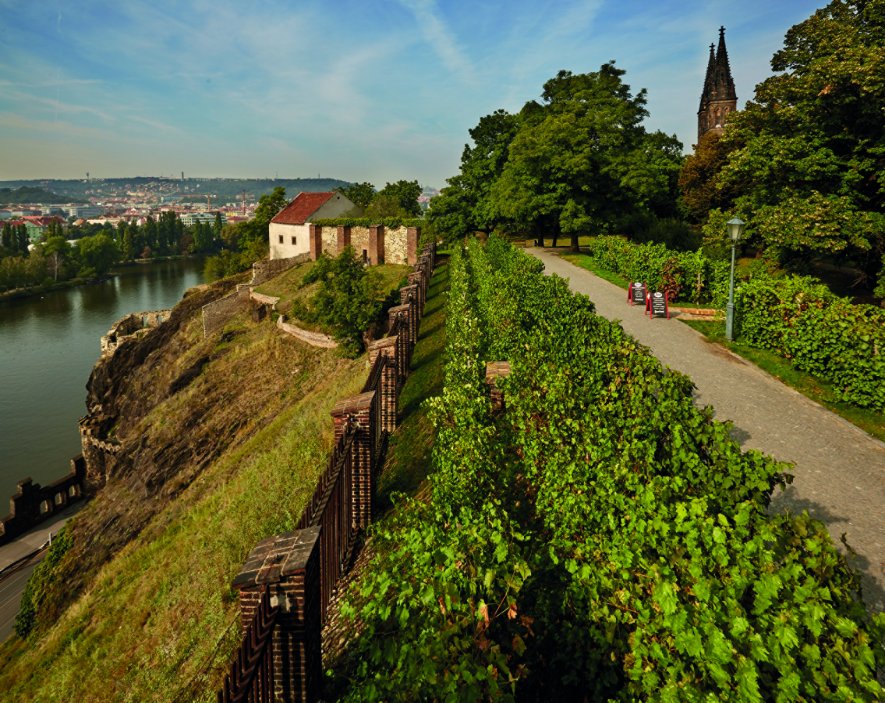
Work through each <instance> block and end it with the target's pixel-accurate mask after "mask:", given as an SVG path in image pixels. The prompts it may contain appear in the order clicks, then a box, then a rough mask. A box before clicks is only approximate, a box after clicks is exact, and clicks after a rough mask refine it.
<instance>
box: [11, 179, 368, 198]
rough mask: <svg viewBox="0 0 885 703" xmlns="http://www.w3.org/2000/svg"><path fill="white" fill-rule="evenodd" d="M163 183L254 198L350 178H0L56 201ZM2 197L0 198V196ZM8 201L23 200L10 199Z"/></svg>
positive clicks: (331, 185)
mask: <svg viewBox="0 0 885 703" xmlns="http://www.w3.org/2000/svg"><path fill="white" fill-rule="evenodd" d="M155 185H162V186H164V188H163V190H164V191H168V192H169V193H170V194H173V193H176V192H178V193H181V194H182V195H212V196H214V197H215V198H219V199H231V200H233V199H237V198H239V197H241V196H242V193H243V191H245V192H246V194H247V196H248V197H250V198H251V199H253V200H257V199H258V198H260V197H261V196H262V195H265V194H267V193H271V192H273V189H274V188H277V187H280V186H282V187H283V188H285V189H286V194H287V195H288V196H290V197H294V196H295V195H297V194H298V193H300V192H302V191H303V192H318V191H329V190H334V189H335V188H343V187H345V186H347V185H350V182H349V181H344V180H341V179H339V178H169V177H163V176H132V177H120V178H90V179H88V180H87V179H85V178H82V179H63V178H44V179H24V180H8V181H0V190H6V189H8V190H10V191H12V193H13V194H14V193H15V191H16V190H17V189H26V191H27V192H38V190H42V191H50V192H51V193H52V194H53V195H55V196H57V197H60V198H62V200H61V201H59V202H70V201H72V200H76V199H81V200H82V199H86V198H88V196H95V195H99V194H100V195H111V194H113V193H123V192H128V191H131V190H136V189H140V188H145V187H148V186H155ZM0 200H2V199H0ZM10 202H24V201H22V200H10Z"/></svg>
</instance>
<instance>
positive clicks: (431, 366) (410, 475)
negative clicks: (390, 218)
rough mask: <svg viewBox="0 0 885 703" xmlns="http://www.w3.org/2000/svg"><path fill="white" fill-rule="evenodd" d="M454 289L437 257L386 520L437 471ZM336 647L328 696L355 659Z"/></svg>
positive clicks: (383, 499) (381, 503)
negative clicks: (434, 412)
mask: <svg viewBox="0 0 885 703" xmlns="http://www.w3.org/2000/svg"><path fill="white" fill-rule="evenodd" d="M448 288H449V267H448V263H447V259H446V258H445V257H440V258H439V259H438V260H437V267H436V271H435V272H434V274H433V278H432V279H431V282H430V289H429V290H428V294H427V304H426V306H425V308H424V318H423V319H422V320H421V328H420V330H419V334H418V345H417V346H416V347H415V351H414V353H413V355H412V364H411V370H410V373H409V377H408V378H407V379H406V383H405V385H404V386H403V389H402V391H401V392H400V397H399V415H400V420H399V421H400V424H399V426H398V427H397V429H396V432H394V433H393V434H392V435H391V436H390V442H389V444H388V447H387V457H386V459H385V461H384V468H383V470H382V473H381V477H380V481H379V486H378V507H379V510H380V512H381V513H382V515H381V517H380V520H381V521H383V520H385V519H391V518H392V517H394V516H395V515H396V512H395V511H396V510H402V509H403V508H402V504H400V506H399V507H398V508H395V507H394V502H393V497H394V495H395V494H397V493H400V494H406V495H409V496H415V495H417V494H419V493H420V492H421V491H422V489H423V487H424V486H425V479H426V478H427V476H428V474H429V473H430V472H431V463H430V461H431V450H432V448H433V441H434V432H433V426H432V425H431V424H430V420H429V419H428V417H427V409H426V408H425V407H424V405H423V402H424V401H425V400H426V399H427V398H429V397H431V396H435V395H439V394H440V393H441V392H442V386H443V367H444V364H445V358H444V352H445V346H446V328H445V322H446V305H447V303H448V295H447V291H448ZM363 549H364V552H363V555H362V556H361V557H360V559H359V560H358V562H357V565H356V566H355V567H354V571H353V572H351V574H350V576H349V577H348V578H347V580H346V581H345V583H344V584H343V589H345V590H348V589H354V590H352V591H349V592H350V593H351V597H355V598H358V596H355V595H353V594H355V593H357V592H358V589H359V583H360V567H361V566H362V565H364V564H365V560H366V559H367V557H368V556H369V555H371V554H372V553H373V551H374V549H375V544H374V541H373V540H372V539H371V538H369V540H368V541H367V543H366V544H365V546H364V548H363ZM340 604H341V603H340V601H336V602H335V603H333V605H332V608H333V610H332V611H331V612H330V618H331V619H332V620H334V621H336V622H337V623H338V629H337V631H336V636H337V637H338V638H342V639H344V638H353V637H354V636H356V632H357V631H358V629H359V625H358V624H355V623H354V622H353V621H350V620H346V619H343V618H341V616H340V614H339V613H338V611H337V609H338V607H339V606H340ZM332 649H333V650H334V651H331V652H330V651H326V652H325V653H324V662H323V663H324V665H325V666H326V667H327V669H329V673H330V674H331V676H330V678H329V679H327V680H326V683H325V691H324V693H325V694H326V695H327V697H328V700H335V699H336V698H337V697H339V696H340V695H342V694H343V692H344V691H345V690H346V688H347V675H348V671H349V670H350V668H351V667H352V666H353V665H354V662H353V661H352V659H351V658H350V657H349V655H348V653H347V651H346V647H345V648H342V647H340V646H337V643H333V647H332Z"/></svg>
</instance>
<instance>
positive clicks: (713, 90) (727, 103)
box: [698, 27, 737, 141]
mask: <svg viewBox="0 0 885 703" xmlns="http://www.w3.org/2000/svg"><path fill="white" fill-rule="evenodd" d="M735 110H737V94H736V93H735V92H734V81H733V80H732V78H731V66H730V65H729V63H728V52H727V51H726V50H725V27H720V28H719V46H718V47H717V48H716V51H715V53H714V52H713V45H712V44H710V59H709V61H708V62H707V76H706V78H704V92H703V93H702V94H701V106H700V108H699V109H698V141H700V140H701V137H702V136H703V135H704V134H706V133H707V132H710V131H714V130H715V131H717V132H722V129H723V127H724V125H725V116H726V115H727V114H728V113H730V112H734V111H735Z"/></svg>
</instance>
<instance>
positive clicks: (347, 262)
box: [302, 247, 383, 356]
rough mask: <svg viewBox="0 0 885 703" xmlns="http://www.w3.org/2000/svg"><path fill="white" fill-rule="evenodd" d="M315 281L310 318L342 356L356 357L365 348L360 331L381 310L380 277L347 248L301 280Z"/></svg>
mask: <svg viewBox="0 0 885 703" xmlns="http://www.w3.org/2000/svg"><path fill="white" fill-rule="evenodd" d="M316 281H319V283H320V287H319V290H318V291H317V292H316V295H314V297H313V299H312V301H311V307H312V312H311V314H310V317H311V318H312V320H313V321H316V322H320V323H321V324H323V325H325V326H327V327H328V328H329V329H330V330H331V331H332V335H333V336H334V337H335V339H336V340H337V341H338V343H339V344H340V345H341V351H342V352H343V353H344V354H345V355H348V356H357V355H358V354H360V353H361V352H362V351H363V349H364V346H365V345H364V343H363V332H365V331H366V330H367V329H368V328H369V325H371V324H372V322H374V321H375V320H376V319H377V318H378V314H379V313H380V311H381V307H382V300H381V298H382V297H383V296H382V291H381V281H380V277H379V276H378V274H377V272H375V271H374V270H372V269H371V268H366V267H365V266H363V264H362V262H361V261H360V260H359V259H357V257H356V254H355V253H354V251H353V248H352V247H346V248H345V249H344V251H342V252H341V254H339V255H338V256H337V257H335V258H334V259H333V258H330V257H327V256H322V257H320V258H319V259H318V260H317V262H316V264H315V265H314V267H313V268H312V269H311V271H310V272H309V273H308V274H307V275H306V276H305V277H304V283H305V284H308V283H314V282H316ZM302 314H304V313H302Z"/></svg>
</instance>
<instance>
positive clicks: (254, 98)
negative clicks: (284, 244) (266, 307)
mask: <svg viewBox="0 0 885 703" xmlns="http://www.w3.org/2000/svg"><path fill="white" fill-rule="evenodd" d="M824 5H825V3H823V2H809V1H808V0H788V1H787V2H784V3H780V4H777V5H773V4H771V3H765V2H762V1H761V0H748V1H747V2H746V3H743V4H741V5H740V6H739V7H736V6H735V5H734V4H733V3H726V2H712V3H702V2H691V3H677V2H673V0H668V1H667V2H662V3H658V4H655V5H654V6H653V7H649V6H647V5H646V4H644V3H639V2H626V3H612V2H607V1H604V0H589V1H585V2H580V1H573V0H564V1H563V2H558V3H555V4H554V5H551V6H547V7H536V6H535V5H533V4H532V3H529V2H527V1H526V0H518V1H517V2H514V3H508V5H507V7H497V6H494V7H491V6H479V7H477V6H474V5H468V4H467V3H466V2H463V0H458V1H452V2H434V1H433V0H396V1H393V0H391V1H390V2H385V3H373V4H371V6H367V5H366V4H361V3H355V2H350V1H346V2H341V3H338V4H336V5H335V6H329V5H328V4H324V3H320V2H318V1H317V0H309V1H308V2H305V3H303V4H301V5H300V6H299V7H298V8H296V9H292V8H290V7H288V6H285V5H283V4H278V3H262V4H261V5H256V6H254V7H250V8H248V10H249V12H248V13H247V14H243V13H242V11H241V9H240V8H241V6H239V5H235V4H233V3H229V2H216V3H212V4H210V3H204V2H192V3H189V4H188V5H187V7H179V6H175V5H173V4H172V3H166V2H160V3H156V4H153V5H147V4H143V3H139V2H136V3H128V4H126V5H125V6H123V7H121V6H113V5H109V4H107V3H105V2H92V1H87V2H84V3H82V4H81V6H80V7H78V8H77V10H76V11H72V10H70V9H68V8H62V6H61V4H55V5H52V6H50V5H48V4H47V5H44V4H42V3H40V4H28V5H21V4H19V3H16V2H15V0H0V9H2V11H3V14H4V18H5V19H7V25H8V26H7V30H6V32H5V33H4V35H3V36H2V37H0V87H2V88H3V91H2V93H0V151H2V153H3V154H4V158H3V159H2V160H0V180H3V181H9V180H40V179H52V178H57V179H83V178H85V176H86V173H87V172H89V173H90V175H91V177H93V178H134V177H138V176H152V177H172V178H175V177H176V176H178V175H179V174H180V173H181V171H184V173H185V175H186V177H188V178H226V177H227V178H260V179H263V178H273V177H274V176H276V177H277V178H279V179H281V180H283V179H295V178H315V177H319V178H337V179H341V180H346V181H352V182H353V181H370V182H372V183H373V184H374V185H375V186H376V187H377V188H380V187H383V185H384V183H385V182H392V181H396V180H399V179H406V180H418V182H419V183H421V185H422V186H430V187H436V188H440V187H443V186H444V185H445V179H446V178H449V177H451V176H453V175H455V174H456V173H457V172H458V167H459V163H460V156H461V151H462V149H463V147H464V144H466V143H468V142H469V134H468V130H469V129H470V128H471V127H473V126H475V125H476V123H477V122H478V121H479V119H480V117H482V116H483V115H486V114H489V113H491V112H493V111H494V110H496V109H499V108H502V109H505V110H508V111H509V112H516V111H518V110H519V109H520V108H521V107H522V105H523V104H525V102H527V101H529V100H533V99H538V98H539V96H540V93H541V90H542V86H543V83H544V82H545V81H546V80H548V79H550V78H552V77H553V76H555V75H556V73H557V72H558V71H559V70H561V69H565V70H570V71H572V72H574V73H585V72H590V71H594V70H598V68H599V66H600V65H602V64H603V63H605V62H607V61H609V60H612V59H614V60H615V62H616V65H617V66H618V67H619V68H621V69H624V70H625V71H626V74H625V76H624V80H625V82H626V83H627V84H628V85H630V86H631V90H632V92H633V93H634V94H636V93H637V92H638V91H639V90H640V89H642V88H645V89H646V90H647V91H648V95H647V101H648V102H647V109H648V111H649V113H650V116H649V118H647V119H646V121H645V126H646V128H647V129H649V130H661V131H664V132H666V133H668V134H676V136H677V137H678V138H679V139H680V140H681V141H682V143H683V147H684V149H685V150H686V151H688V150H690V149H691V146H692V144H693V143H694V141H696V139H695V135H696V129H697V109H698V100H699V98H700V94H701V91H702V88H703V78H704V73H705V69H706V65H707V57H708V52H709V44H710V43H715V42H716V41H717V40H718V29H719V27H720V25H724V26H725V27H726V42H727V46H728V53H729V57H730V59H731V67H732V72H733V75H734V79H735V83H736V85H737V93H738V101H739V102H738V107H739V108H740V107H742V106H743V105H744V103H745V102H746V101H747V100H748V99H751V98H752V97H753V90H754V88H755V85H756V84H758V83H759V82H761V81H762V80H764V79H765V78H766V77H768V76H769V75H771V69H770V60H771V56H772V54H773V53H774V52H775V51H777V50H778V49H779V48H780V47H781V46H782V45H783V37H784V34H785V33H786V32H787V30H788V29H789V28H790V27H791V26H793V25H794V24H796V23H798V22H801V21H802V20H804V19H805V18H807V17H808V16H810V15H811V14H812V13H813V12H814V11H815V10H816V9H817V8H819V7H823V6H824ZM367 37H374V38H375V41H366V38H367ZM167 174H168V176H167ZM188 174H194V175H190V176H189V175H188ZM314 174H319V175H318V176H314Z"/></svg>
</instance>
